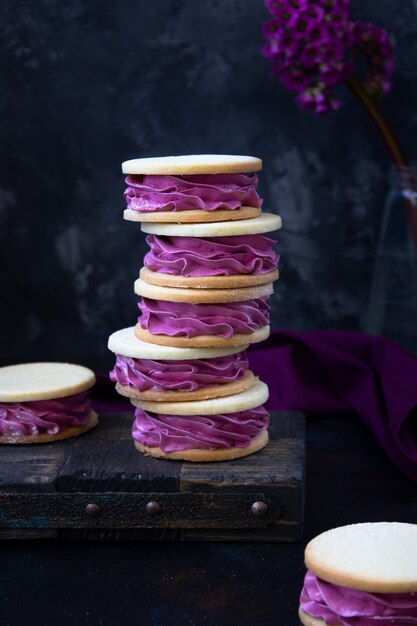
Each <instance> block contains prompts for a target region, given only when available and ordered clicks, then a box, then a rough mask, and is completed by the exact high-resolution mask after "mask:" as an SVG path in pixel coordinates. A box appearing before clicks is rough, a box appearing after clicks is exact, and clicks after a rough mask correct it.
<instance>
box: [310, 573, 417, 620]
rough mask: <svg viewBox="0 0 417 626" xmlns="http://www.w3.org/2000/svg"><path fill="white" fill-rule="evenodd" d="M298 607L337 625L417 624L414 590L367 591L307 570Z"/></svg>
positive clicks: (416, 595)
mask: <svg viewBox="0 0 417 626" xmlns="http://www.w3.org/2000/svg"><path fill="white" fill-rule="evenodd" d="M300 606H301V609H302V610H303V611H304V612H305V613H308V614H309V615H312V616H313V617H317V618H318V619H321V620H323V621H324V622H325V623H326V624H328V625H329V626H330V625H334V624H337V625H338V626H339V625H340V626H383V625H386V626H388V625H389V626H406V625H407V624H417V594H416V593H366V592H365V591H356V590H353V589H347V588H346V587H339V586H337V585H332V584H331V583H327V582H324V581H323V580H320V579H319V578H317V577H316V576H314V574H312V573H311V572H307V574H306V577H305V580H304V587H303V590H302V592H301V601H300Z"/></svg>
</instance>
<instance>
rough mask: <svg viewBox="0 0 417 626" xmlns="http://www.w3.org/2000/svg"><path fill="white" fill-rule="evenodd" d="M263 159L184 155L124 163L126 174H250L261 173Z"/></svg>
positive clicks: (133, 160) (229, 155)
mask: <svg viewBox="0 0 417 626" xmlns="http://www.w3.org/2000/svg"><path fill="white" fill-rule="evenodd" d="M261 169H262V161H261V159H258V158H257V157H253V156H241V155H235V154H181V155H178V156H164V157H146V158H141V159H130V160H129V161H124V163H122V172H123V174H150V175H166V176H192V175H193V174H247V173H250V172H259V171H260V170H261Z"/></svg>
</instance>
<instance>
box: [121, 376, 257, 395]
mask: <svg viewBox="0 0 417 626" xmlns="http://www.w3.org/2000/svg"><path fill="white" fill-rule="evenodd" d="M257 380H258V379H257V378H256V377H255V376H254V375H253V372H251V371H250V370H247V371H246V372H245V375H244V376H243V377H242V378H241V379H239V380H234V381H233V382H231V383H224V384H223V385H213V386H212V387H202V388H201V389H196V390H195V391H171V390H170V391H154V390H153V389H147V390H146V391H139V389H136V388H135V387H129V386H128V385H120V384H119V383H117V384H116V391H117V392H118V393H120V395H121V396H126V397H127V398H132V399H134V400H144V401H150V402H190V401H194V400H208V399H209V398H222V397H223V396H231V395H233V394H236V393H240V392H241V391H245V389H249V388H250V387H252V385H254V384H255V382H256V381H257Z"/></svg>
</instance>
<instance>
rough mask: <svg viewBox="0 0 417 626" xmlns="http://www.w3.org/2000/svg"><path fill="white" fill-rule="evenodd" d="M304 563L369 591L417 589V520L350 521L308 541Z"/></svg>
mask: <svg viewBox="0 0 417 626" xmlns="http://www.w3.org/2000/svg"><path fill="white" fill-rule="evenodd" d="M305 563H306V566H307V567H308V569H309V570H310V571H311V572H312V573H313V574H315V576H317V577H318V578H321V579H322V580H325V581H327V582H330V583H333V584H335V585H340V586H342V587H347V588H348V589H357V590H359V591H366V592H368V593H411V592H417V524H403V523H399V522H377V523H363V524H352V525H350V526H341V527H339V528H333V529H332V530H328V531H327V532H324V533H322V534H321V535H319V536H318V537H316V538H315V539H313V540H312V541H310V543H309V544H308V545H307V547H306V551H305Z"/></svg>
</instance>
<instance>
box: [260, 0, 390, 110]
mask: <svg viewBox="0 0 417 626" xmlns="http://www.w3.org/2000/svg"><path fill="white" fill-rule="evenodd" d="M265 4H266V6H267V8H268V9H269V11H270V13H271V14H272V15H273V18H272V20H270V21H269V22H267V23H266V24H264V27H263V32H264V36H265V38H266V40H267V43H266V45H265V46H264V48H263V52H264V54H265V56H266V57H267V58H268V59H270V60H271V61H272V65H273V71H274V72H275V74H276V75H277V76H278V78H279V79H280V81H281V82H282V83H283V84H284V85H285V87H287V89H288V90H289V91H291V92H293V93H296V94H297V98H296V101H297V103H298V104H299V105H300V106H301V107H303V108H306V109H312V110H313V111H314V112H315V113H317V114H319V115H320V114H323V113H327V112H328V111H332V110H334V109H337V108H338V107H339V106H340V101H339V100H337V99H336V98H335V96H334V94H333V89H334V87H335V86H336V85H337V84H339V83H341V82H343V81H344V80H346V79H347V78H349V77H350V76H352V74H353V71H354V60H355V58H356V56H357V53H358V52H361V53H363V54H364V56H365V58H366V60H367V63H368V75H367V76H366V78H365V79H364V81H363V83H364V85H365V87H366V89H367V90H368V91H369V92H370V93H371V94H373V95H376V94H380V93H383V92H386V91H388V89H389V88H390V78H391V74H392V71H393V68H394V57H393V51H392V45H391V42H390V39H389V36H388V34H387V33H386V31H384V30H382V29H381V28H378V27H377V26H374V25H373V24H362V23H361V22H354V21H353V20H352V18H351V14H350V9H349V0H265Z"/></svg>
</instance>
